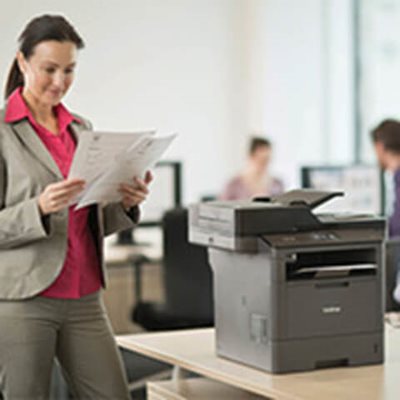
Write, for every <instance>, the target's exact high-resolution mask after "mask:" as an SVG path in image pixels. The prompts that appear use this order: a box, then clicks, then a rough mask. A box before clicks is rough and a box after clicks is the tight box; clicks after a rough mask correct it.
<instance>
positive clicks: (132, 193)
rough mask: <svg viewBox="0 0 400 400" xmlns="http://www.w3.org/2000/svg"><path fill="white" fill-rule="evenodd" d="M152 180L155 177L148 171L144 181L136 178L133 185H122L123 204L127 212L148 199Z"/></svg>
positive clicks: (120, 189) (120, 190) (120, 188)
mask: <svg viewBox="0 0 400 400" xmlns="http://www.w3.org/2000/svg"><path fill="white" fill-rule="evenodd" d="M152 180H153V175H152V174H151V172H150V171H147V172H146V175H145V177H144V179H140V178H137V177H134V178H133V183H132V184H127V183H121V185H120V187H119V192H120V193H121V194H122V200H121V203H122V205H123V207H124V208H125V210H129V209H130V208H131V207H134V206H137V205H139V204H140V203H142V202H143V201H144V200H145V199H146V197H147V195H148V194H149V189H148V185H149V184H150V182H151V181H152Z"/></svg>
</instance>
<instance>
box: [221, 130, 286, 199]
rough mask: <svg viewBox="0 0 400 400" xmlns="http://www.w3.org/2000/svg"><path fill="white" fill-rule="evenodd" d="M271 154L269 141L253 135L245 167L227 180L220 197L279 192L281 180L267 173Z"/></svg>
mask: <svg viewBox="0 0 400 400" xmlns="http://www.w3.org/2000/svg"><path fill="white" fill-rule="evenodd" d="M271 156H272V145H271V142H270V141H269V140H267V139H264V138H261V137H253V138H252V139H251V141H250V148H249V156H248V159H247V165H246V167H245V168H244V170H243V171H242V172H241V173H240V174H239V175H237V176H235V177H233V178H232V179H231V180H230V181H229V182H228V184H227V185H226V187H225V189H224V191H223V192H222V194H221V196H220V199H221V200H239V199H251V198H253V197H260V196H263V197H264V196H274V195H278V194H281V193H282V192H283V184H282V182H281V181H279V180H278V179H276V178H273V177H271V176H270V175H269V173H268V172H269V171H268V167H269V164H270V162H271Z"/></svg>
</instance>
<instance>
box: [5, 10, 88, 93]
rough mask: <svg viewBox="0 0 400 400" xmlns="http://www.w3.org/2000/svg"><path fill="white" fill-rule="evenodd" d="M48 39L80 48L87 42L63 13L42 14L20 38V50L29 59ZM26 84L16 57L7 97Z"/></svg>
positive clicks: (8, 81) (8, 80)
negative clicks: (40, 44) (70, 43)
mask: <svg viewBox="0 0 400 400" xmlns="http://www.w3.org/2000/svg"><path fill="white" fill-rule="evenodd" d="M47 40H56V41H57V42H72V43H74V44H75V45H76V47H77V48H78V49H82V48H83V47H84V46H85V44H84V42H83V40H82V38H81V37H80V36H79V34H78V33H77V32H76V30H75V29H74V27H73V26H72V25H71V24H70V23H69V22H68V21H67V20H66V19H65V18H64V17H62V16H61V15H42V16H40V17H36V18H34V19H32V20H31V21H30V22H29V23H28V25H27V26H26V27H25V29H24V30H23V32H22V33H21V35H20V36H19V38H18V42H19V50H20V51H21V52H22V54H23V55H24V57H25V58H26V59H28V58H29V57H30V56H31V55H32V54H33V52H34V50H35V46H36V45H38V44H39V43H41V42H45V41H47ZM23 84H24V78H23V76H22V73H21V71H20V69H19V67H18V62H17V59H16V58H15V60H14V62H13V64H12V66H11V68H10V72H9V73H8V78H7V83H6V86H5V93H4V95H5V98H6V99H7V98H8V97H9V96H10V94H11V93H12V92H13V91H14V90H15V89H16V88H17V87H18V86H21V85H23Z"/></svg>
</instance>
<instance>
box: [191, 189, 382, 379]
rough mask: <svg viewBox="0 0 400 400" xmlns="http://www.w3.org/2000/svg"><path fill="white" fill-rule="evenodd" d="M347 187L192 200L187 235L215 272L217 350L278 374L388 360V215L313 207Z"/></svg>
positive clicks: (218, 352)
mask: <svg viewBox="0 0 400 400" xmlns="http://www.w3.org/2000/svg"><path fill="white" fill-rule="evenodd" d="M341 194H342V193H331V192H322V191H315V190H294V191H291V192H287V193H285V194H283V195H280V196H276V197H272V198H264V199H258V200H260V201H227V202H223V201H212V202H204V203H199V204H195V205H192V206H191V207H190V210H189V240H190V242H192V243H195V244H199V245H203V246H207V247H208V253H209V262H210V265H211V268H212V270H213V277H214V302H215V324H216V345H217V349H216V350H217V354H218V355H220V356H222V357H225V358H228V359H231V360H235V361H238V362H240V363H244V364H247V365H250V366H253V367H256V368H259V369H262V370H265V371H268V372H272V373H285V372H291V371H306V370H313V369H316V368H324V367H335V366H347V365H349V366H356V365H365V364H378V363H382V361H383V328H384V326H383V291H382V282H383V278H382V277H383V241H384V238H385V220H384V219H383V218H380V217H376V216H371V215H356V214H317V213H315V212H314V211H313V210H314V209H315V208H316V207H317V206H318V205H320V204H323V203H325V202H327V201H328V200H330V199H332V198H334V197H336V196H337V195H341Z"/></svg>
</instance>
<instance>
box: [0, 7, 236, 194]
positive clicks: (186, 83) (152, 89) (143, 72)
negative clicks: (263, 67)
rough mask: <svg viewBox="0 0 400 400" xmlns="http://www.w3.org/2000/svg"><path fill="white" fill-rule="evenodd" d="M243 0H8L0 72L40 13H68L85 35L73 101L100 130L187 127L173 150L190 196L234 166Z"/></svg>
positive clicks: (0, 21)
mask: <svg viewBox="0 0 400 400" xmlns="http://www.w3.org/2000/svg"><path fill="white" fill-rule="evenodd" d="M239 6H240V1H236V0H201V1H198V0H146V1H143V0H113V1H109V0H85V1H81V0H69V1H68V2H67V1H58V0H40V1H35V2H32V1H21V0H13V1H4V0H1V12H0V26H1V36H2V37H1V41H0V54H2V57H1V59H0V76H1V77H2V81H3V82H4V80H5V74H6V71H7V69H8V67H9V64H10V62H11V59H12V57H13V54H14V51H15V49H16V44H15V42H16V37H17V35H18V34H19V33H20V31H21V29H22V27H23V26H24V25H25V23H26V22H27V20H29V19H30V18H31V17H32V16H33V15H38V14H41V13H44V12H61V13H62V14H64V15H65V16H67V18H69V19H70V20H71V21H72V22H73V24H74V25H75V26H76V28H77V29H78V31H79V32H80V33H81V35H82V36H83V37H84V39H85V41H86V43H87V47H86V49H84V50H83V51H82V53H81V56H80V60H79V68H78V73H77V79H76V82H75V85H74V87H73V89H72V91H71V93H70V94H69V95H68V96H67V98H66V100H65V102H66V104H67V105H68V106H69V107H70V108H72V109H73V110H75V111H77V112H80V113H82V114H83V115H85V116H87V117H89V118H90V119H91V120H92V122H93V123H94V125H95V127H96V128H97V129H102V130H106V129H114V130H132V129H142V128H153V127H154V128H157V129H158V130H159V131H160V132H161V133H167V132H175V131H176V132H178V133H179V134H180V136H179V139H178V140H177V141H176V142H175V143H174V145H173V147H172V148H171V150H170V151H169V152H168V154H167V155H166V158H169V159H181V160H183V162H184V168H185V175H184V177H185V181H184V188H185V189H186V190H185V195H186V196H185V197H186V199H187V200H189V201H193V200H196V199H197V198H198V197H199V196H200V195H201V194H203V193H210V192H215V191H218V190H219V188H220V187H221V185H222V184H223V182H224V180H225V177H226V176H227V175H228V174H229V171H230V166H231V165H230V164H231V161H230V159H231V156H230V149H231V147H232V143H231V140H230V138H231V135H233V136H238V133H237V132H235V129H240V128H237V126H238V125H237V124H236V123H235V121H236V119H237V113H236V110H235V101H236V100H235V98H236V97H235V93H236V89H235V88H236V85H237V82H238V77H237V72H236V69H235V65H237V64H238V60H239V58H240V54H239V53H238V51H237V47H236V46H235V40H234V36H235V33H236V24H237V18H238V16H239V15H240V8H239Z"/></svg>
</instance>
